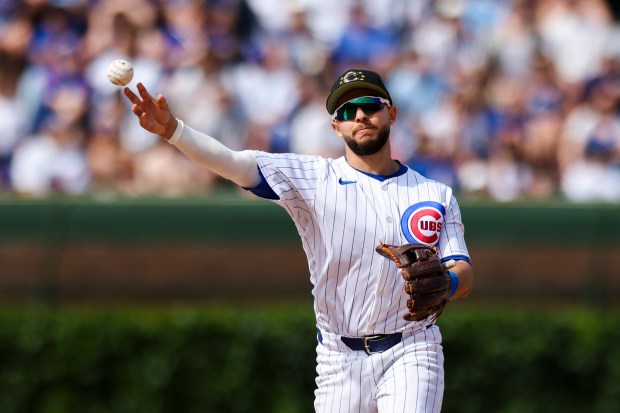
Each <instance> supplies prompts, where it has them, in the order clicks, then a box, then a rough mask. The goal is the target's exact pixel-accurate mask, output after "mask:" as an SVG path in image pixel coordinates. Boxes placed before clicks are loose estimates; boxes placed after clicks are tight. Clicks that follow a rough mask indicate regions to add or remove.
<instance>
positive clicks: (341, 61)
mask: <svg viewBox="0 0 620 413" xmlns="http://www.w3.org/2000/svg"><path fill="white" fill-rule="evenodd" d="M115 59H125V60H128V61H130V62H131V63H132V64H133V66H134V70H135V75H134V79H133V81H132V83H130V85H129V86H130V87H132V88H133V89H134V90H135V84H136V82H143V83H144V84H145V85H146V86H147V87H148V88H149V90H150V91H151V93H153V94H159V93H161V94H163V95H164V96H166V98H167V99H168V102H169V104H170V106H171V109H172V111H173V113H174V114H175V115H176V116H177V117H179V118H181V119H183V120H184V121H185V122H186V123H187V124H189V125H191V126H192V127H193V128H195V129H198V130H200V131H203V132H205V133H207V134H209V135H211V136H213V137H215V138H217V139H219V140H221V141H222V142H223V143H224V144H225V145H227V146H229V147H231V148H233V149H238V150H240V149H245V148H248V149H260V150H267V151H273V152H288V151H290V152H296V153H307V154H319V155H322V156H326V157H338V156H341V155H342V154H343V144H342V142H341V141H340V139H338V138H337V137H336V136H335V135H334V134H333V132H332V130H331V127H330V123H329V122H330V117H329V116H328V114H327V112H326V110H325V99H326V96H327V93H328V91H329V88H330V86H331V84H332V82H333V80H334V79H335V78H336V76H338V75H339V74H340V73H341V72H342V71H343V70H345V69H348V68H369V69H372V70H375V71H378V72H379V73H381V74H382V77H383V79H384V81H385V83H386V85H387V87H388V89H389V90H390V92H391V95H392V97H393V100H394V103H395V104H396V105H397V106H398V109H399V120H398V122H397V124H396V125H394V126H393V128H392V140H393V142H392V148H393V152H394V154H393V155H394V157H395V158H396V159H398V160H400V161H401V162H402V163H405V164H407V165H409V166H410V167H411V168H413V169H415V170H417V171H419V172H420V173H422V174H424V175H426V176H427V177H429V178H432V179H436V180H438V181H441V182H444V183H446V184H448V185H450V186H451V187H452V188H453V189H454V191H455V194H456V196H457V198H458V200H459V203H460V205H461V209H462V212H463V220H464V223H465V227H466V234H465V235H466V240H467V242H468V247H469V249H470V253H471V256H472V260H473V263H474V267H475V269H476V281H475V285H474V291H473V293H472V295H471V296H470V297H469V298H468V299H467V300H463V301H462V302H457V303H454V305H451V306H450V307H449V309H448V310H446V312H445V313H444V315H442V319H441V320H440V324H441V325H442V331H443V332H444V341H445V347H446V357H447V378H448V382H447V384H446V400H445V402H444V407H445V408H444V410H445V411H447V412H457V411H458V412H516V411H519V412H523V411H527V412H538V411H541V412H545V413H551V412H555V411H558V412H571V411H597V412H618V411H620V355H619V354H620V353H618V351H617V348H618V346H620V337H619V333H618V332H617V324H618V322H620V315H619V314H620V313H619V312H618V303H619V302H620V4H619V3H618V2H617V1H614V0H607V1H605V0H415V1H410V0H338V1H331V0H287V1H278V0H170V1H164V0H105V1H104V0H56V1H54V0H24V1H12V0H0V306H1V307H0V412H2V413H11V412H16V413H18V412H19V413H22V412H27V413H29V412H50V413H51V412H53V413H55V412H73V411H80V412H106V411H115V412H144V411H150V412H159V411H161V412H172V411H174V412H191V411H197V412H198V411H201V412H204V411H207V412H211V411H213V412H246V411H258V412H306V411H308V412H309V411H312V391H313V377H314V344H315V343H314V341H313V340H314V327H313V325H314V324H313V323H314V321H313V314H312V299H311V295H310V290H311V286H310V283H309V277H308V270H307V265H306V260H305V257H304V255H303V250H302V248H301V242H300V241H299V236H298V235H297V233H296V230H295V227H294V225H293V224H292V222H291V221H290V219H289V218H288V216H287V215H286V212H285V211H284V210H283V209H281V208H279V207H277V206H275V205H273V204H272V203H270V202H267V201H263V200H259V199H256V198H254V197H252V196H250V195H248V194H247V193H246V192H245V191H243V190H240V189H239V188H236V187H235V186H233V185H232V184H231V183H229V182H228V181H225V180H222V179H221V178H219V177H216V176H214V175H213V174H211V173H210V172H208V171H207V170H205V169H202V168H200V167H198V166H195V165H194V164H192V163H191V162H190V161H188V160H187V159H186V158H184V157H183V156H182V155H181V154H180V153H179V152H178V151H177V150H176V149H175V148H174V147H172V146H170V145H168V144H167V143H166V142H164V141H163V140H162V139H159V138H158V137H155V136H153V135H151V134H149V133H147V132H145V131H143V130H142V129H141V128H140V127H139V125H138V123H137V122H136V120H135V117H134V115H133V114H132V113H131V108H130V105H129V103H128V102H127V101H126V99H125V98H124V97H123V95H122V89H121V88H119V87H116V86H114V85H112V84H111V83H110V82H109V81H108V79H107V77H106V70H107V67H108V65H109V63H110V62H111V61H113V60H115ZM291 332H294V333H293V334H292V333H291ZM450 380H451V381H450ZM498 383H499V384H498ZM240 394H245V395H246V397H239V395H240Z"/></svg>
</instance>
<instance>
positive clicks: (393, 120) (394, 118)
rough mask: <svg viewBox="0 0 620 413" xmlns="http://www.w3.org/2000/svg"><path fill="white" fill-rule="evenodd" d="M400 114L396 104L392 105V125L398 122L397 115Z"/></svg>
mask: <svg viewBox="0 0 620 413" xmlns="http://www.w3.org/2000/svg"><path fill="white" fill-rule="evenodd" d="M397 116H398V109H396V106H390V125H393V124H394V122H396V117H397Z"/></svg>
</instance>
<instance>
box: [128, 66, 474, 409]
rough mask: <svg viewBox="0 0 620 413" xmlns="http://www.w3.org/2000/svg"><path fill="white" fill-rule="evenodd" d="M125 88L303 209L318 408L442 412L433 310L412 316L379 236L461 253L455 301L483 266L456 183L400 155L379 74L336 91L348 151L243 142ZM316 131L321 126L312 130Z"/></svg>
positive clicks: (194, 153) (172, 137) (239, 177)
mask: <svg viewBox="0 0 620 413" xmlns="http://www.w3.org/2000/svg"><path fill="white" fill-rule="evenodd" d="M137 88H138V93H139V96H138V95H136V94H134V93H133V92H132V91H131V90H130V89H129V88H125V89H124V93H125V95H126V96H127V98H128V99H129V100H130V101H131V102H132V103H133V107H132V111H133V113H134V114H135V115H136V116H137V117H138V119H139V122H140V125H141V126H142V127H143V128H144V129H146V130H148V131H150V132H152V133H155V134H157V135H160V136H161V137H163V138H164V139H166V140H167V141H168V142H169V143H170V144H172V145H174V146H176V147H177V148H178V149H179V150H181V151H182V152H183V153H184V154H185V155H186V156H187V157H189V158H190V159H192V160H193V161H195V162H197V163H198V164H201V165H204V166H205V167H206V168H208V169H210V170H211V171H213V172H215V173H217V174H219V175H221V176H222V177H224V178H227V179H229V180H231V181H233V182H235V183H236V184H238V185H240V186H241V187H243V188H245V189H248V190H249V191H251V192H253V193H254V194H256V195H258V196H260V197H263V198H266V199H270V200H273V201H274V202H276V203H277V204H279V205H281V206H282V207H283V208H285V209H286V211H287V212H288V214H289V215H290V216H291V218H292V219H293V221H294V223H295V226H296V228H297V230H298V232H299V235H300V237H301V240H302V244H303V248H304V251H305V253H306V256H307V259H308V267H309V271H310V278H311V282H312V285H313V289H312V294H313V296H314V310H315V312H316V325H317V339H318V344H317V373H318V375H317V378H316V385H317V389H316V391H315V402H314V404H315V410H316V411H317V412H381V413H385V412H405V411H406V412H439V411H440V409H441V404H442V400H443V391H444V368H443V364H444V359H443V350H442V345H441V341H442V339H441V333H440V330H439V327H438V326H437V325H436V324H435V323H434V320H435V317H429V318H426V319H422V320H419V321H415V320H411V319H406V318H405V317H403V312H404V311H406V310H407V307H408V306H409V305H410V304H411V303H412V301H413V300H412V301H408V300H409V299H410V298H411V297H410V296H409V295H407V294H406V293H405V292H404V291H403V279H402V277H401V274H400V272H399V268H398V267H397V266H396V265H394V263H393V262H391V261H390V260H387V259H385V258H384V257H382V256H381V255H380V254H377V251H376V250H375V248H376V247H377V245H378V244H380V243H386V244H392V245H403V244H408V243H419V244H425V245H428V246H433V247H434V248H435V249H436V251H437V253H438V254H439V256H440V257H441V260H442V261H449V260H454V261H455V262H456V264H455V265H454V266H453V267H452V268H451V269H450V270H451V271H450V278H449V279H450V282H449V290H450V291H449V296H448V295H446V297H447V298H446V302H447V301H448V300H453V299H455V298H458V297H465V296H467V295H468V294H469V292H470V289H471V287H472V281H473V269H472V267H471V265H470V259H469V253H468V251H467V247H466V245H465V240H464V236H463V224H462V222H461V213H460V210H459V206H458V204H457V201H456V199H455V198H454V196H453V194H452V190H451V189H450V188H449V187H447V186H446V185H444V184H441V183H439V182H435V181H431V180H429V179H426V178H425V177H423V176H421V175H420V174H418V173H416V172H415V171H413V170H412V169H410V168H408V167H407V166H406V165H403V164H401V163H400V162H398V161H397V160H394V159H392V157H391V150H390V125H392V124H393V123H394V122H396V119H397V108H396V107H395V106H394V105H393V103H392V99H391V97H390V94H389V93H388V91H387V90H386V88H385V86H384V84H383V81H382V80H381V78H380V76H379V75H378V74H377V73H375V72H372V71H368V70H349V71H347V72H345V73H343V74H342V75H341V76H339V77H338V78H337V79H336V81H335V82H334V85H333V86H332V88H331V90H330V93H329V96H328V98H327V104H326V106H327V111H328V112H329V114H331V116H332V121H331V125H332V128H333V130H334V132H335V134H336V135H337V136H338V137H340V138H341V139H342V140H343V141H344V143H345V156H343V157H341V158H338V159H325V158H322V157H319V156H309V155H298V154H291V153H285V154H272V153H266V152H261V151H253V150H244V151H233V150H230V149H228V148H227V147H225V146H224V145H222V144H221V143H219V142H218V141H217V140H216V139H214V138H212V137H210V136H207V135H205V134H203V133H200V132H198V131H196V130H194V129H192V128H191V127H190V126H188V125H186V124H184V123H183V121H182V120H180V119H177V118H175V117H174V116H173V115H172V112H171V111H170V109H169V107H168V105H167V103H166V99H165V98H164V97H163V96H162V95H159V96H157V98H154V97H153V96H152V95H151V94H150V93H149V92H148V91H147V89H146V88H145V87H144V85H142V84H141V83H139V84H138V85H137ZM308 139H312V137H311V136H310V137H308Z"/></svg>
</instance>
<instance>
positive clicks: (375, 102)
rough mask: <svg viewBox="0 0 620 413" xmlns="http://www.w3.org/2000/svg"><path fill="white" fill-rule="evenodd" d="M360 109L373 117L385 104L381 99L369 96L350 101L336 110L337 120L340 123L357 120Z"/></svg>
mask: <svg viewBox="0 0 620 413" xmlns="http://www.w3.org/2000/svg"><path fill="white" fill-rule="evenodd" d="M358 108H359V109H362V111H364V113H365V114H367V115H371V114H373V113H375V112H378V111H380V110H381V109H383V102H381V99H379V98H375V97H369V96H364V97H361V98H357V99H353V100H350V101H348V102H347V103H345V104H344V105H342V106H340V107H339V108H338V109H337V110H336V119H338V120H339V121H345V120H351V119H355V115H356V113H357V109H358Z"/></svg>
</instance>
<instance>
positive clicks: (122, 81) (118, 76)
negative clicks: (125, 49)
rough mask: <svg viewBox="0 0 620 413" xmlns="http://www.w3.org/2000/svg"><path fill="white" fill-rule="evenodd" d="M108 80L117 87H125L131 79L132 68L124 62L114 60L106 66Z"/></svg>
mask: <svg viewBox="0 0 620 413" xmlns="http://www.w3.org/2000/svg"><path fill="white" fill-rule="evenodd" d="M108 79H110V82H112V83H114V84H115V85H117V86H125V85H127V84H128V83H129V82H131V79H133V66H131V63H129V62H128V61H126V60H121V59H118V60H115V61H113V62H112V63H110V66H108Z"/></svg>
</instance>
